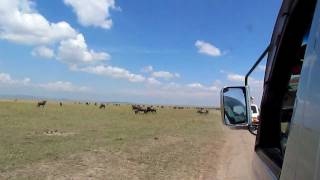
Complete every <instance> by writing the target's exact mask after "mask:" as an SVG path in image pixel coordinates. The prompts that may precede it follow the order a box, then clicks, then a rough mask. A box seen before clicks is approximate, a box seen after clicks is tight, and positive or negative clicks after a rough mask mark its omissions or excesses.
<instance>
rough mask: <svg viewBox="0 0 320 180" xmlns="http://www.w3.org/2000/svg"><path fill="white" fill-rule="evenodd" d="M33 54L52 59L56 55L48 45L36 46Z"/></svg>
mask: <svg viewBox="0 0 320 180" xmlns="http://www.w3.org/2000/svg"><path fill="white" fill-rule="evenodd" d="M31 55H32V56H35V57H41V58H45V59H51V58H53V57H54V52H53V50H52V49H50V48H48V47H46V46H39V47H36V48H34V49H33V50H32V52H31Z"/></svg>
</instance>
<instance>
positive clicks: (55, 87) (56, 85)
mask: <svg viewBox="0 0 320 180" xmlns="http://www.w3.org/2000/svg"><path fill="white" fill-rule="evenodd" d="M36 86H37V87H41V88H44V89H46V90H49V91H62V92H87V91H89V90H90V88H88V87H85V86H76V85H74V84H72V83H71V82H64V81H56V82H49V83H45V84H38V85H36Z"/></svg>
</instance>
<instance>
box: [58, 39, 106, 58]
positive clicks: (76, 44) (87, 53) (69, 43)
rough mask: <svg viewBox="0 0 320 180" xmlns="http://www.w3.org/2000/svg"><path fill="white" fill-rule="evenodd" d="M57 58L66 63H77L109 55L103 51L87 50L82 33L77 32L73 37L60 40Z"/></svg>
mask: <svg viewBox="0 0 320 180" xmlns="http://www.w3.org/2000/svg"><path fill="white" fill-rule="evenodd" d="M57 58H58V59H59V60H61V61H62V62H65V63H68V64H78V63H93V62H97V61H103V60H108V59H110V55H109V54H108V53H105V52H95V51H93V50H89V49H88V47H87V44H86V42H85V39H84V37H83V35H82V34H78V35H77V37H76V38H74V39H67V40H63V41H61V42H60V45H59V48H58V57H57Z"/></svg>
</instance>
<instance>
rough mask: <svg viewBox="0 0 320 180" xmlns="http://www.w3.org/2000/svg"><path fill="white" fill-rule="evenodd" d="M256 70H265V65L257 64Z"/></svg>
mask: <svg viewBox="0 0 320 180" xmlns="http://www.w3.org/2000/svg"><path fill="white" fill-rule="evenodd" d="M258 70H260V71H263V72H264V71H266V65H259V66H258Z"/></svg>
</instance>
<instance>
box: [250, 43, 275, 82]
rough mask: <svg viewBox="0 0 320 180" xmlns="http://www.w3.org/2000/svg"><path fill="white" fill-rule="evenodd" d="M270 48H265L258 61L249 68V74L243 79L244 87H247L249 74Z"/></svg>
mask: <svg viewBox="0 0 320 180" xmlns="http://www.w3.org/2000/svg"><path fill="white" fill-rule="evenodd" d="M269 48H270V45H268V46H267V48H266V49H265V50H264V51H263V53H262V54H261V56H260V57H259V58H258V60H257V61H256V62H255V63H254V65H253V66H252V67H251V69H250V70H249V72H248V73H247V74H246V78H245V81H244V83H245V86H248V78H249V76H250V74H251V73H252V71H253V70H254V69H255V68H256V67H257V66H258V64H259V63H260V62H261V61H262V59H263V58H264V57H265V56H266V54H267V53H268V51H269Z"/></svg>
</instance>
